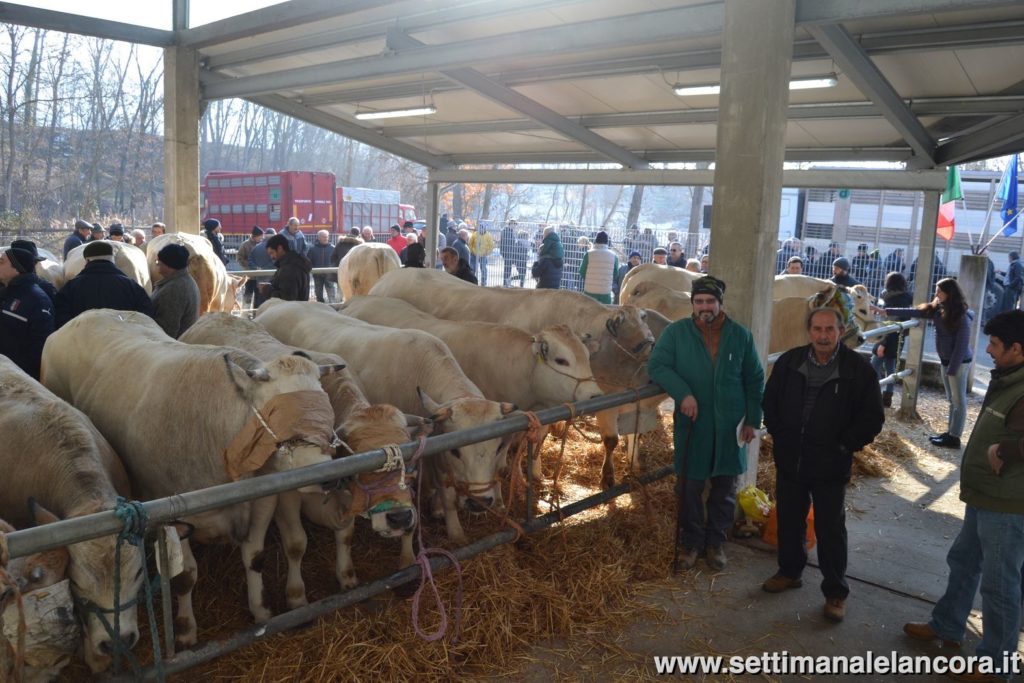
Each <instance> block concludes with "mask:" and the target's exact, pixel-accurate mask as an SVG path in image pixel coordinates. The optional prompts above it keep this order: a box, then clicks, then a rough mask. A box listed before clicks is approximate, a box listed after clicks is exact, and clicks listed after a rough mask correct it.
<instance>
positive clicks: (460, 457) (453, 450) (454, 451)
mask: <svg viewBox="0 0 1024 683" xmlns="http://www.w3.org/2000/svg"><path fill="white" fill-rule="evenodd" d="M452 455H454V456H455V457H456V458H459V459H460V460H461V459H462V453H460V452H459V449H458V448H453V449H452Z"/></svg>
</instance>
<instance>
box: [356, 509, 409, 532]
mask: <svg viewBox="0 0 1024 683" xmlns="http://www.w3.org/2000/svg"><path fill="white" fill-rule="evenodd" d="M381 507H382V505H378V506H376V507H375V508H374V509H372V510H370V511H369V512H368V513H367V514H368V516H369V517H370V525H371V526H372V528H373V530H374V531H376V532H377V533H378V534H380V535H381V536H383V537H384V538H392V537H394V536H401V535H403V534H405V533H408V532H409V531H412V529H413V528H414V527H415V526H416V510H414V509H413V508H411V507H408V506H405V505H394V504H392V506H391V507H387V508H386V509H380V510H378V509H377V508H381Z"/></svg>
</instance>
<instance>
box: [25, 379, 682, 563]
mask: <svg viewBox="0 0 1024 683" xmlns="http://www.w3.org/2000/svg"><path fill="white" fill-rule="evenodd" d="M663 393H664V390H662V388H661V387H659V386H658V385H656V384H648V385H647V386H644V387H641V388H640V389H638V390H636V391H623V392H618V393H615V394H608V395H606V396H599V397H598V398H592V399H587V400H585V401H578V402H576V403H573V404H571V405H572V406H573V408H574V410H573V411H572V412H570V409H569V408H568V407H567V406H557V407H554V408H546V409H544V410H539V411H536V415H537V418H538V419H539V420H540V422H541V423H542V424H551V423H553V422H559V421H561V420H568V419H571V418H572V416H573V415H582V414H584V413H593V412H597V411H601V410H605V409H608V408H615V407H618V406H621V405H626V404H628V403H633V402H634V401H636V400H637V399H640V398H653V397H654V396H658V395H659V394H663ZM528 427H529V420H528V419H527V417H526V416H525V415H511V416H509V417H506V418H505V419H503V420H499V421H498V422H492V423H490V424H486V425H480V426H479V427H473V428H472V429H466V430H463V431H459V432H452V433H450V434H439V435H437V436H432V437H429V438H428V439H427V443H426V447H425V449H424V451H423V454H424V455H434V454H436V453H441V452H442V451H446V450H450V449H452V448H457V447H460V446H465V445H467V444H471V443H476V442H478V441H486V440H488V439H494V438H497V437H501V436H505V435H508V434H514V433H516V432H524V431H526V430H527V428H528ZM418 446H419V444H418V443H417V442H409V443H406V444H402V445H401V451H402V457H403V458H404V459H405V460H408V459H409V458H411V457H412V455H413V453H414V452H415V451H416V449H417V447H418ZM386 462H387V455H386V454H385V452H384V451H383V450H375V451H368V452H366V453H359V454H356V455H350V456H346V457H344V458H339V459H337V460H332V461H330V462H325V463H320V464H317V465H310V466H309V467H303V468H300V469H295V470H288V471H286V472H276V473H274V474H266V475H263V476H259V477H253V478H251V479H245V480H242V481H237V482H232V483H230V484H221V485H219V486H212V487H210V488H205V489H199V490H198V491H190V492H188V493H182V494H180V495H176V496H171V497H168V498H158V499H156V500H151V501H147V502H144V503H142V506H143V507H144V508H145V509H146V513H147V514H148V518H149V523H150V525H152V526H156V525H160V524H164V523H166V522H170V521H173V520H176V519H180V518H182V517H185V516H187V515H191V514H197V513H200V512H206V511H208V510H214V509H217V508H222V507H227V506H229V505H234V504H237V503H243V502H246V501H250V500H255V499H257V498H262V497H264V496H269V495H273V494H277V493H282V492H284V491H291V490H294V489H298V488H302V487H304V486H312V485H314V484H320V483H323V482H327V481H332V480H335V479H341V478H343V477H351V476H353V475H355V474H358V473H360V472H369V471H372V470H375V469H379V468H380V467H382V466H383V465H384V464H385V463H386ZM123 526H124V523H123V522H122V521H121V520H120V519H118V518H117V516H116V515H115V514H114V511H113V510H106V511H104V512H97V513H94V514H91V515H85V516H83V517H76V518H73V519H65V520H61V521H58V522H54V523H52V524H44V525H42V526H38V527H33V528H31V529H23V530H21V531H15V532H12V533H10V534H8V535H7V547H8V550H9V552H10V556H11V558H15V557H24V556H26V555H31V554H33V553H38V552H42V551H44V550H52V549H54V548H59V547H62V546H65V545H69V544H72V543H79V542H81V541H87V540H89V539H93V538H99V537H101V536H109V535H112V534H116V533H118V532H119V531H121V528H122V527H123Z"/></svg>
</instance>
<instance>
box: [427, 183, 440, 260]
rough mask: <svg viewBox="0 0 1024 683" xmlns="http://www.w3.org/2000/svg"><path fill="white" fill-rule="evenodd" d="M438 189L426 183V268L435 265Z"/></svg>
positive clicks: (438, 228) (437, 229)
mask: <svg viewBox="0 0 1024 683" xmlns="http://www.w3.org/2000/svg"><path fill="white" fill-rule="evenodd" d="M440 189H441V186H440V185H439V184H438V183H430V182H428V183H427V208H426V211H427V213H426V215H425V216H423V220H425V221H426V222H427V226H426V227H425V228H424V230H426V231H427V246H426V250H427V268H433V267H434V266H436V265H437V244H438V239H437V235H438V232H439V231H440V227H438V221H439V220H440V218H441V217H440V215H439V214H438V207H439V206H440V201H439V200H440V197H439V194H440V193H439V190H440Z"/></svg>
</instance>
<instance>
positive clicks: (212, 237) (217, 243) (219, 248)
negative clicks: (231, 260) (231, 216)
mask: <svg viewBox="0 0 1024 683" xmlns="http://www.w3.org/2000/svg"><path fill="white" fill-rule="evenodd" d="M203 234H204V235H205V236H206V239H207V240H209V242H210V246H212V247H213V253H214V254H216V255H217V258H219V259H220V260H221V262H222V263H224V264H225V265H226V264H227V262H228V257H227V255H226V254H225V253H224V241H223V240H221V238H220V235H218V234H217V233H215V232H212V231H210V230H204V231H203Z"/></svg>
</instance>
